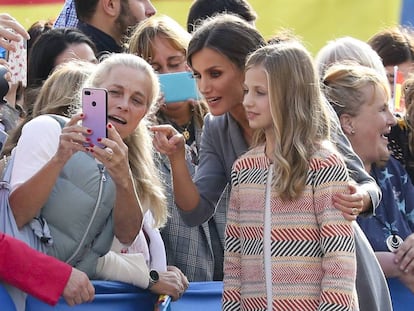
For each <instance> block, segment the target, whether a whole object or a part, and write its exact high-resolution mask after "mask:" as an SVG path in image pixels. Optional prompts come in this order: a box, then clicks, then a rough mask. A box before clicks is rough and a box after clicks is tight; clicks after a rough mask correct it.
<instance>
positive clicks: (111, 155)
mask: <svg viewBox="0 0 414 311" xmlns="http://www.w3.org/2000/svg"><path fill="white" fill-rule="evenodd" d="M105 151H106V152H107V153H108V156H107V158H106V160H107V161H109V162H111V160H112V157H113V156H114V151H113V150H112V149H111V148H109V147H106V148H105Z"/></svg>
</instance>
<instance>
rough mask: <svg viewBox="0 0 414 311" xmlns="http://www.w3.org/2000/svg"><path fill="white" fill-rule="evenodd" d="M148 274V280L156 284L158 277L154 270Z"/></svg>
mask: <svg viewBox="0 0 414 311" xmlns="http://www.w3.org/2000/svg"><path fill="white" fill-rule="evenodd" d="M149 274H150V278H151V280H152V281H153V282H157V281H158V279H159V278H160V276H159V275H158V272H157V271H156V270H151V271H150V273H149Z"/></svg>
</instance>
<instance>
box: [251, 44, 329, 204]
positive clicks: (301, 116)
mask: <svg viewBox="0 0 414 311" xmlns="http://www.w3.org/2000/svg"><path fill="white" fill-rule="evenodd" d="M253 66H262V67H263V68H264V70H265V72H266V75H267V79H268V91H269V105H270V113H271V117H272V120H273V132H274V137H275V140H276V141H275V149H274V151H273V161H274V171H275V172H274V184H273V188H274V190H275V191H276V192H277V193H278V194H279V195H280V197H281V198H282V199H284V200H290V199H295V198H297V197H299V196H300V195H301V193H302V192H303V190H304V188H305V183H306V177H307V174H308V170H309V160H310V158H311V157H312V156H313V155H314V153H315V152H316V151H317V150H319V149H320V148H321V144H322V143H323V142H324V141H326V140H328V138H329V126H330V122H329V116H328V113H327V110H326V106H325V103H324V102H323V97H322V95H321V91H320V88H319V79H318V76H317V73H316V70H315V68H314V64H313V60H312V57H311V55H310V53H309V52H308V51H307V50H306V49H305V47H304V46H303V45H302V44H300V43H299V42H296V41H287V42H282V43H277V44H271V45H268V46H265V47H262V48H260V49H258V50H256V51H255V52H253V53H252V54H251V55H250V56H249V57H248V59H247V63H246V70H248V69H249V68H251V67H253ZM265 142H266V137H265V133H264V130H259V131H257V132H256V133H255V136H254V143H253V145H254V146H257V145H260V144H264V143H265Z"/></svg>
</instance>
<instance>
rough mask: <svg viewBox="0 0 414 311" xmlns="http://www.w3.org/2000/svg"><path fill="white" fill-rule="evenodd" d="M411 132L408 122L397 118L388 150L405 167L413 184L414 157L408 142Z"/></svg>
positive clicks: (389, 138) (389, 136) (389, 137)
mask: <svg viewBox="0 0 414 311" xmlns="http://www.w3.org/2000/svg"><path fill="white" fill-rule="evenodd" d="M410 132H411V130H410V128H409V127H408V124H407V120H406V119H405V118H401V117H397V124H396V125H394V126H393V127H391V132H390V134H389V135H388V148H389V149H390V151H391V153H392V156H393V157H394V158H395V159H397V160H398V161H400V162H401V164H402V165H403V166H404V167H405V170H406V171H407V173H408V175H409V176H410V178H411V182H413V183H414V155H413V154H412V153H411V152H410V148H409V140H408V136H409V133H410ZM413 134H414V133H413ZM413 147H414V146H413Z"/></svg>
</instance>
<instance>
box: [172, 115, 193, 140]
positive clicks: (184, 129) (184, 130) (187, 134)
mask: <svg viewBox="0 0 414 311" xmlns="http://www.w3.org/2000/svg"><path fill="white" fill-rule="evenodd" d="M169 123H170V124H171V125H172V126H173V127H174V128H175V129H176V130H177V131H178V132H180V133H181V134H182V135H183V136H184V138H185V141H186V142H187V141H188V140H189V139H190V138H191V136H192V130H193V129H192V128H191V125H192V123H193V118H191V119H190V121H188V123H187V124H185V125H181V126H180V125H178V124H177V123H175V122H173V121H171V120H170V121H169Z"/></svg>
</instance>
